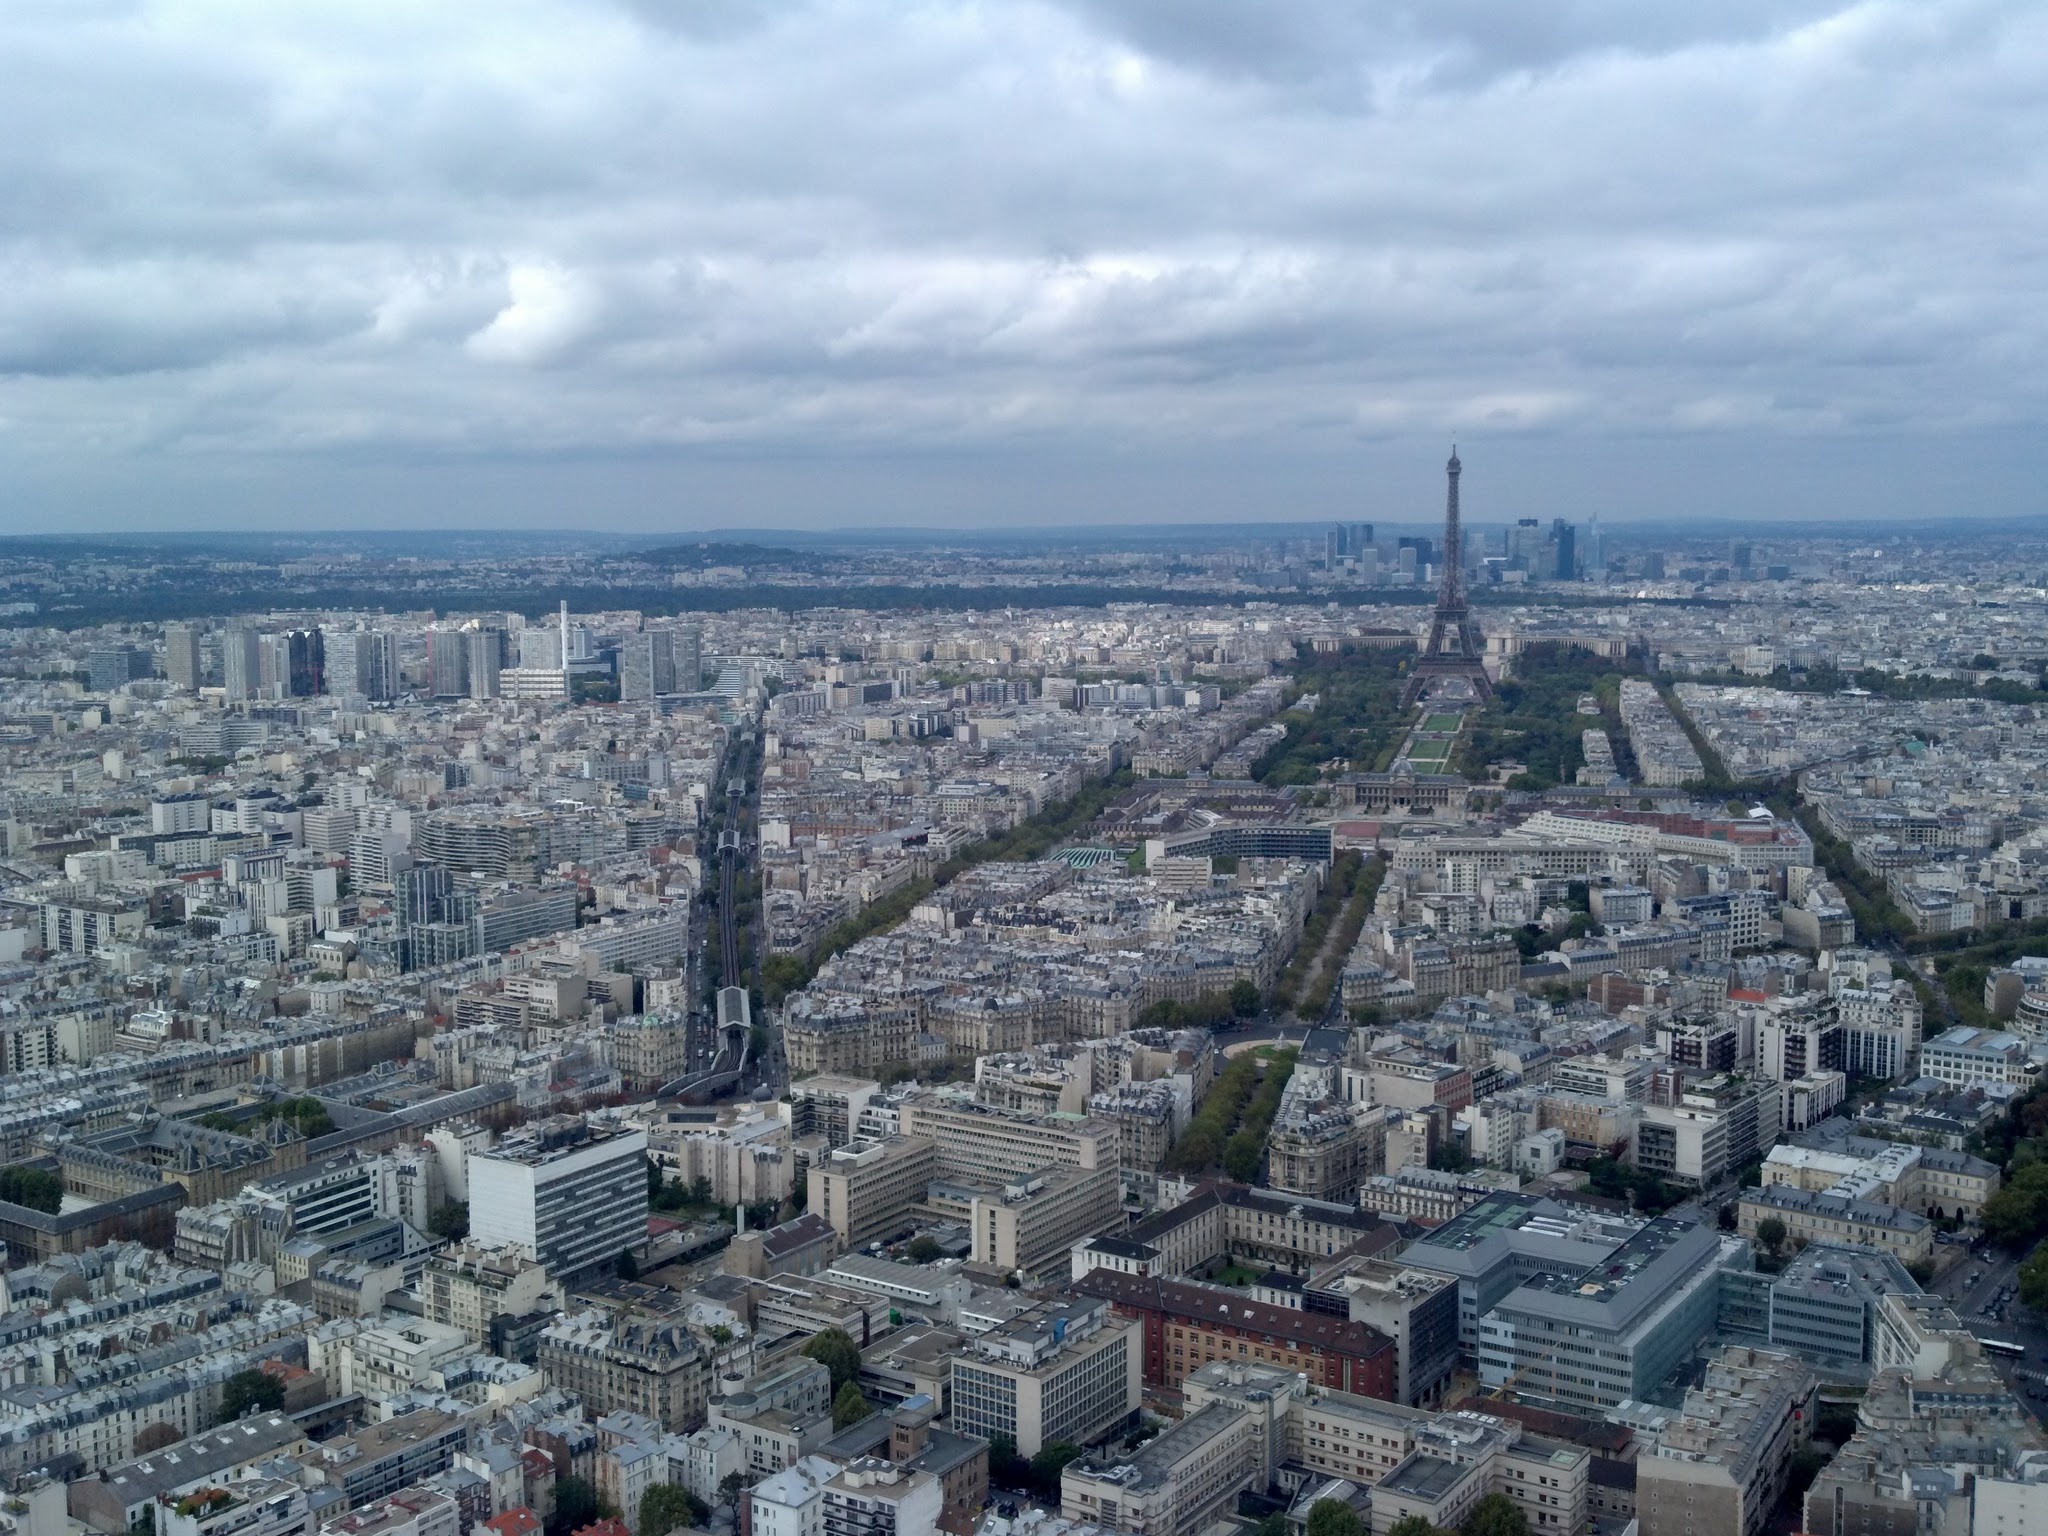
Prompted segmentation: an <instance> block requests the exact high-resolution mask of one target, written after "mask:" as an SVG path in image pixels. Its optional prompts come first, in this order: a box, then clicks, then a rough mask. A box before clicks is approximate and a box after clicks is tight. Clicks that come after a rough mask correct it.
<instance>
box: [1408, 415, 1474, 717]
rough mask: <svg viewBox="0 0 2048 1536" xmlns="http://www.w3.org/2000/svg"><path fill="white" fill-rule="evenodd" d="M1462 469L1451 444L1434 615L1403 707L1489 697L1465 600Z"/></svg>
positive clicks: (1472, 623) (1445, 468)
mask: <svg viewBox="0 0 2048 1536" xmlns="http://www.w3.org/2000/svg"><path fill="white" fill-rule="evenodd" d="M1463 468H1464V466H1463V465H1461V464H1460V463H1459V462H1458V450H1457V447H1456V445H1455V444H1454V445H1453V446H1452V448H1451V461H1450V463H1448V464H1447V465H1445V466H1444V472H1445V474H1446V475H1447V476H1448V478H1449V481H1450V487H1449V490H1448V491H1447V492H1446V493H1445V498H1444V561H1443V564H1444V569H1443V575H1442V577H1441V578H1440V579H1439V580H1438V582H1437V589H1436V615H1435V617H1434V618H1432V619H1431V620H1430V625H1429V641H1428V643H1427V644H1426V645H1424V646H1423V648H1422V655H1421V656H1420V657H1418V658H1417V659H1416V663H1415V670H1414V671H1413V672H1412V673H1410V674H1409V677H1408V686H1407V687H1406V688H1405V689H1403V690H1402V693H1401V702H1402V703H1404V704H1413V703H1414V702H1415V701H1416V700H1418V699H1420V698H1421V697H1422V696H1423V695H1424V694H1426V693H1430V692H1436V691H1440V692H1442V693H1445V694H1450V695H1457V696H1460V697H1462V696H1464V695H1465V694H1466V692H1467V690H1468V689H1469V691H1470V696H1471V697H1472V698H1474V699H1477V700H1480V701H1484V700H1486V699H1490V698H1492V697H1493V683H1492V681H1491V680H1490V679H1489V678H1488V677H1487V675H1486V662H1485V656H1486V637H1485V636H1484V635H1482V634H1481V633H1480V632H1479V625H1478V623H1477V622H1476V621H1475V620H1474V619H1473V617H1472V608H1471V605H1470V603H1469V602H1467V600H1466V597H1465V548H1464V535H1463V532H1462V530H1461V529H1460V528H1459V526H1458V475H1459V473H1460V472H1461V471H1462V470H1463Z"/></svg>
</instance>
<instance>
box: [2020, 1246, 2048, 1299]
mask: <svg viewBox="0 0 2048 1536" xmlns="http://www.w3.org/2000/svg"><path fill="white" fill-rule="evenodd" d="M2020 1302H2021V1304H2022V1305H2023V1306H2029V1307H2032V1308H2033V1309H2034V1310H2035V1311H2036V1312H2042V1311H2048V1247H2042V1248H2037V1249H2035V1250H2034V1253H2033V1255H2032V1257H2030V1258H2029V1259H2028V1260H2027V1262H2026V1263H2024V1264H2022V1265H2021V1266H2020Z"/></svg>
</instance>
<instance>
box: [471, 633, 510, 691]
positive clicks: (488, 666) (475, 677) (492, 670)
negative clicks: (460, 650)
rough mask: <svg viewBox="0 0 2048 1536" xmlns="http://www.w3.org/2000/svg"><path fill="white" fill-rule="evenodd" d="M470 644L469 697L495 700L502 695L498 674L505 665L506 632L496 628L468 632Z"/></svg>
mask: <svg viewBox="0 0 2048 1536" xmlns="http://www.w3.org/2000/svg"><path fill="white" fill-rule="evenodd" d="M467 639H468V643H469V696H470V697H471V698H473V699H495V698H497V697H498V695H499V693H500V691H501V690H500V689H499V687H498V673H499V672H500V671H502V670H503V669H504V665H505V631H503V630H502V629H496V628H486V629H472V630H469V631H468V632H467Z"/></svg>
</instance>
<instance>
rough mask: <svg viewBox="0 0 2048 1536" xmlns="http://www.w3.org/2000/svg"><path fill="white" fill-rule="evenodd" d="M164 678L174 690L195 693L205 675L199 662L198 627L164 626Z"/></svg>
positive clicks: (187, 625) (189, 625)
mask: <svg viewBox="0 0 2048 1536" xmlns="http://www.w3.org/2000/svg"><path fill="white" fill-rule="evenodd" d="M164 676H165V677H167V678H169V679H170V680H171V686H172V687H174V688H183V689H184V690H185V691H186V692H187V693H197V692H198V691H199V685H200V683H202V682H203V681H204V680H205V677H206V674H205V672H204V670H203V669H202V667H201V665H200V660H199V627H198V626H197V625H196V624H166V625H165V626H164Z"/></svg>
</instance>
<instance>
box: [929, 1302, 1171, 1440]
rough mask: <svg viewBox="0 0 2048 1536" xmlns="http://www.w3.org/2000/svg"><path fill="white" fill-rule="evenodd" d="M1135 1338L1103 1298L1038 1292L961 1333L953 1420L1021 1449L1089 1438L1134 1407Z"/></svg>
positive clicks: (1137, 1379) (1136, 1329) (1138, 1379)
mask: <svg viewBox="0 0 2048 1536" xmlns="http://www.w3.org/2000/svg"><path fill="white" fill-rule="evenodd" d="M1143 1372H1144V1340H1143V1336H1142V1330H1141V1328H1140V1326H1139V1324H1137V1323H1135V1322H1132V1321H1129V1320H1127V1319H1125V1318H1120V1317H1116V1316H1113V1315H1112V1313H1111V1310H1110V1307H1109V1304H1108V1303H1107V1302H1104V1301H1101V1300H1096V1299H1092V1298H1077V1299H1075V1300H1071V1301H1064V1302H1045V1303H1042V1304H1041V1305H1039V1306H1036V1307H1034V1308H1032V1309H1031V1310H1030V1311H1029V1312H1026V1313H1024V1314H1022V1315H1021V1316H1019V1317H1015V1318H1012V1319H1011V1320H1010V1321H1009V1322H1007V1323H1004V1324H1002V1325H1001V1326H1000V1327H997V1328H994V1329H991V1330H990V1331H989V1332H987V1333H984V1334H981V1335H979V1336H978V1337H976V1338H973V1339H971V1340H968V1341H967V1344H966V1346H965V1348H964V1350H963V1351H962V1352H961V1353H960V1354H958V1355H955V1356H954V1358H953V1370H952V1386H951V1408H950V1410H949V1414H948V1418H949V1422H950V1423H951V1425H952V1427H953V1429H954V1430H955V1431H956V1432H958V1433H960V1434H965V1435H978V1436H980V1437H981V1438H982V1439H984V1440H993V1439H994V1438H995V1437H996V1436H997V1435H1003V1436H1006V1437H1008V1439H1009V1441H1010V1443H1011V1444H1012V1445H1014V1446H1016V1448H1017V1454H1018V1455H1020V1456H1035V1455H1037V1454H1038V1452H1039V1451H1040V1450H1042V1449H1043V1448H1044V1447H1045V1446H1046V1445H1048V1444H1050V1443H1051V1442H1053V1441H1055V1440H1065V1441H1068V1442H1070V1443H1072V1444H1074V1445H1084V1446H1085V1445H1088V1444H1091V1443H1093V1442H1094V1441H1096V1440H1099V1439H1101V1438H1102V1437H1104V1436H1105V1435H1108V1434H1109V1433H1110V1432H1111V1431H1113V1430H1117V1429H1120V1428H1121V1427H1123V1426H1124V1425H1125V1424H1126V1423H1128V1422H1130V1421H1131V1419H1132V1417H1133V1415H1135V1414H1136V1413H1137V1411H1138V1403H1139V1399H1140V1397H1141V1396H1142V1392H1143Z"/></svg>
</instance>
